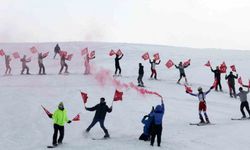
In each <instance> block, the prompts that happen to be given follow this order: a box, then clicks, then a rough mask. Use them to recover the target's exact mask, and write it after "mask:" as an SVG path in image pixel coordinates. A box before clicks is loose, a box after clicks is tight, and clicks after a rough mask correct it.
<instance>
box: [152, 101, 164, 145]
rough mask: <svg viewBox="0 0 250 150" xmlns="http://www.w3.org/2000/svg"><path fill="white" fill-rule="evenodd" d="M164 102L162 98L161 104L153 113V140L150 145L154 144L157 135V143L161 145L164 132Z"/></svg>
mask: <svg viewBox="0 0 250 150" xmlns="http://www.w3.org/2000/svg"><path fill="white" fill-rule="evenodd" d="M164 111H165V108H164V103H163V99H161V105H157V106H156V108H155V110H154V112H153V113H152V118H153V120H152V131H151V142H150V145H151V146H154V142H155V136H156V135H157V144H158V146H161V133H162V118H163V115H164Z"/></svg>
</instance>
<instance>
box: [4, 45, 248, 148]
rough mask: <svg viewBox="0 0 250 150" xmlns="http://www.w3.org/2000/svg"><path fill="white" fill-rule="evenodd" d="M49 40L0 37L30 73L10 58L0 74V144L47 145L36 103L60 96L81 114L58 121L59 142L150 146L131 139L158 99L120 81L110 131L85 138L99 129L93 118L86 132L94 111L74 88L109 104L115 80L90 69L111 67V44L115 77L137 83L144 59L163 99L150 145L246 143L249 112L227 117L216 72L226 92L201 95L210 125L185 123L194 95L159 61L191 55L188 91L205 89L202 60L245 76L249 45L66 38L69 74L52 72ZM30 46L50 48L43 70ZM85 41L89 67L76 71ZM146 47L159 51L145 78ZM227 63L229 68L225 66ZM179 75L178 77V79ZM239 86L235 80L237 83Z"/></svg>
mask: <svg viewBox="0 0 250 150" xmlns="http://www.w3.org/2000/svg"><path fill="white" fill-rule="evenodd" d="M55 44H56V43H20V44H0V49H1V48H3V49H4V50H5V52H6V53H9V54H11V53H12V52H14V51H19V52H20V53H21V54H26V55H28V56H33V57H32V62H31V63H29V64H28V65H29V66H30V72H31V73H32V74H33V75H30V76H26V75H24V76H20V70H21V68H20V67H21V63H20V61H18V60H12V61H11V65H12V69H13V71H12V74H13V75H12V76H1V77H0V91H1V92H0V97H1V100H0V101H1V104H0V116H1V118H0V120H1V122H2V123H1V124H2V125H1V127H0V133H1V134H0V147H1V149H6V150H17V149H18V150H34V149H46V145H50V143H51V141H52V134H53V123H52V120H50V119H49V118H48V117H47V116H46V114H45V113H44V112H43V110H42V109H41V105H43V106H45V107H46V108H48V109H49V110H50V111H52V112H53V111H54V110H55V109H56V108H57V105H58V103H59V102H60V101H63V102H64V105H65V107H66V109H67V111H68V115H69V117H70V118H72V117H74V116H75V115H76V114H77V113H79V112H81V121H80V122H73V123H71V124H69V125H68V124H67V125H66V126H65V138H64V143H65V144H64V145H63V146H62V147H58V149H70V150H71V149H72V150H78V149H79V150H80V149H81V150H82V149H89V150H99V149H107V150H108V149H119V150H128V149H137V150H146V149H152V147H151V146H150V145H149V143H146V142H142V141H139V140H138V137H139V136H140V134H141V133H142V131H143V125H142V124H141V122H140V121H141V119H142V117H143V116H144V115H146V114H147V113H149V111H150V110H151V107H152V106H155V105H157V104H159V103H160V98H159V97H157V96H154V95H144V96H143V95H141V94H139V93H138V92H136V91H135V90H133V89H127V90H125V89H123V92H124V100H123V101H122V102H115V103H114V109H113V112H112V113H110V114H107V117H106V122H105V125H106V127H107V128H108V130H109V132H110V135H111V139H109V140H92V138H99V137H102V136H103V135H104V133H103V131H102V130H101V128H100V127H99V125H98V124H97V125H96V126H95V127H94V128H93V129H92V130H91V132H90V133H89V135H86V134H83V131H84V130H85V129H86V128H87V126H88V125H89V124H90V122H91V121H92V118H93V116H94V113H92V112H87V111H85V110H84V107H83V103H82V99H81V97H80V94H79V90H82V91H85V92H87V93H88V95H89V100H88V103H87V106H93V105H95V104H96V103H98V102H99V98H100V97H105V98H106V101H107V104H108V105H111V103H112V98H113V94H114V91H115V87H114V86H113V84H112V83H109V81H107V84H105V85H103V86H101V85H100V84H99V82H98V81H97V80H96V79H95V72H98V70H100V68H103V69H107V70H110V72H111V73H110V74H111V75H112V74H113V72H114V58H113V57H110V56H109V55H108V53H109V51H110V49H115V50H116V49H121V50H122V51H123V53H124V54H125V56H124V57H123V59H122V60H121V61H120V63H121V67H122V75H123V77H121V78H118V79H119V80H121V82H123V83H129V82H134V83H135V84H137V83H136V82H137V80H136V79H137V72H138V63H139V62H141V63H142V64H143V65H144V70H145V75H144V82H145V85H146V88H147V89H148V90H151V91H156V92H158V93H160V94H161V95H162V96H163V97H164V99H165V104H166V113H165V116H164V123H163V135H162V146H161V147H160V148H158V147H154V148H153V149H168V150H201V149H202V150H211V149H213V150H219V149H226V150H235V149H241V150H248V149H249V147H250V142H249V130H250V125H249V124H250V120H249V121H248V120H246V121H231V120H230V118H232V117H236V118H237V117H241V114H240V111H239V105H240V102H239V100H238V99H237V100H236V99H231V98H229V94H228V87H227V85H226V81H225V80H224V75H222V86H223V89H224V91H225V93H220V92H214V91H212V92H211V93H210V94H209V95H208V96H207V106H208V115H209V117H210V120H211V122H213V123H216V125H213V126H202V127H197V126H190V125H189V123H190V122H198V121H199V120H198V112H197V106H198V100H197V98H195V97H192V96H189V95H187V94H186V93H185V90H184V87H183V86H181V85H177V84H176V81H177V79H178V77H179V72H178V70H177V69H175V68H172V69H167V68H166V67H165V63H166V61H167V60H168V59H172V60H173V61H174V62H175V63H176V64H177V63H179V61H184V60H188V59H191V66H190V67H188V68H187V69H186V74H187V77H188V80H189V83H190V84H191V85H192V88H193V90H194V91H196V89H197V87H198V86H202V87H203V89H209V87H210V86H211V85H212V83H213V77H214V75H213V73H212V72H211V71H210V69H209V68H207V67H205V66H204V64H205V63H206V62H207V61H208V60H210V61H211V63H212V65H213V67H215V66H216V65H219V64H220V63H222V61H225V62H226V64H227V65H228V67H229V66H230V65H232V64H235V65H236V69H237V71H238V73H239V75H240V76H242V78H243V82H244V81H245V82H246V81H247V79H250V72H249V64H250V60H249V56H250V52H248V51H232V50H226V51H225V50H212V49H199V50H198V49H191V48H178V47H169V46H157V45H139V44H126V43H92V42H72V43H70V42H69V43H59V45H60V47H61V49H62V50H66V51H68V52H69V53H74V56H73V60H72V61H70V62H68V65H69V72H70V74H69V75H58V72H59V69H60V66H59V61H60V60H59V57H58V56H57V59H53V49H54V46H55ZM32 46H36V47H37V49H38V50H40V51H43V52H46V51H50V55H49V57H48V58H45V60H44V64H45V66H46V72H47V74H48V75H46V76H39V75H36V74H37V73H38V64H37V58H36V55H32V54H31V53H30V51H29V48H30V47H32ZM85 47H88V48H89V49H90V50H95V51H96V59H94V60H93V61H91V63H92V64H93V65H94V69H95V70H94V73H93V75H88V76H86V75H83V72H84V66H83V57H81V56H80V50H81V49H83V48H85ZM147 51H148V52H149V53H150V54H151V55H153V54H154V53H156V52H159V53H160V57H161V60H162V62H161V64H160V65H159V66H157V70H158V78H159V80H158V81H155V80H149V75H150V66H149V63H148V61H144V60H142V59H141V55H142V54H143V53H144V52H147ZM0 66H1V67H0V73H1V74H4V70H5V66H4V59H3V57H0ZM228 71H229V69H228ZM182 82H183V81H182ZM236 89H237V91H238V84H237V86H236Z"/></svg>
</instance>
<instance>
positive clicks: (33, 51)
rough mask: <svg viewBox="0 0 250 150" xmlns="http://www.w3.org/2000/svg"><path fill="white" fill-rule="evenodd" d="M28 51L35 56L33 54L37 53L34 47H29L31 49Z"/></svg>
mask: <svg viewBox="0 0 250 150" xmlns="http://www.w3.org/2000/svg"><path fill="white" fill-rule="evenodd" d="M30 51H31V53H32V54H35V53H37V52H38V50H37V49H36V47H35V46H33V47H31V48H30Z"/></svg>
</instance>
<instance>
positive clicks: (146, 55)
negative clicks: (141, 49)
mask: <svg viewBox="0 0 250 150" xmlns="http://www.w3.org/2000/svg"><path fill="white" fill-rule="evenodd" d="M141 57H142V59H144V60H148V59H149V54H148V52H146V53H144V54H143V55H142V56H141Z"/></svg>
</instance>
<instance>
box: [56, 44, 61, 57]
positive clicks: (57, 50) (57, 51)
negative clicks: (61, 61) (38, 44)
mask: <svg viewBox="0 0 250 150" xmlns="http://www.w3.org/2000/svg"><path fill="white" fill-rule="evenodd" d="M60 51H61V48H60V47H59V45H58V43H57V44H56V47H55V48H54V52H55V55H54V59H55V58H56V55H57V54H59V55H60Z"/></svg>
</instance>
